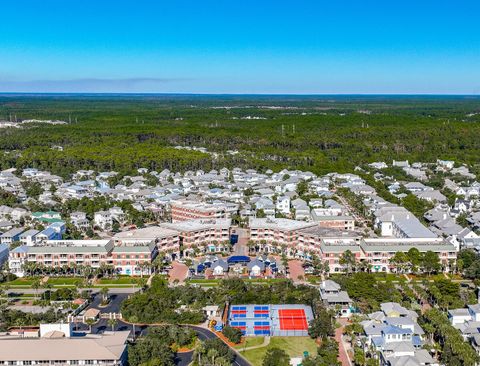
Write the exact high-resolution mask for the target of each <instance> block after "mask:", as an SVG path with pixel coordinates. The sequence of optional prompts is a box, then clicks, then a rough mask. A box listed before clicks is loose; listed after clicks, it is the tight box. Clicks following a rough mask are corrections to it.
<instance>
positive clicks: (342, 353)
mask: <svg viewBox="0 0 480 366" xmlns="http://www.w3.org/2000/svg"><path fill="white" fill-rule="evenodd" d="M339 322H340V324H342V326H341V327H340V328H337V329H335V340H336V341H337V343H338V360H339V361H340V362H341V363H342V366H352V363H351V361H350V358H349V357H348V353H347V350H346V348H345V342H344V340H343V329H344V328H345V322H346V321H345V320H344V321H342V319H339Z"/></svg>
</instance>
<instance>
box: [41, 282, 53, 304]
mask: <svg viewBox="0 0 480 366" xmlns="http://www.w3.org/2000/svg"><path fill="white" fill-rule="evenodd" d="M42 287H43V288H44V289H45V292H48V300H49V301H50V298H51V297H52V292H51V291H52V287H53V286H52V284H51V283H48V282H47V283H45V284H44V285H43V286H42ZM45 300H46V299H45Z"/></svg>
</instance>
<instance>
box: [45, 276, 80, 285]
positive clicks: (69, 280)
mask: <svg viewBox="0 0 480 366" xmlns="http://www.w3.org/2000/svg"><path fill="white" fill-rule="evenodd" d="M78 282H82V278H81V277H49V279H48V281H47V283H48V284H50V285H52V286H65V285H68V286H75V284H76V283H78Z"/></svg>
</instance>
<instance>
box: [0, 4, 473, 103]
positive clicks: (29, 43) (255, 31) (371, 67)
mask: <svg viewBox="0 0 480 366" xmlns="http://www.w3.org/2000/svg"><path fill="white" fill-rule="evenodd" d="M1 13H2V20H1V21H0V91H2V92H8V91H11V92H159V93H291V94H309V93H347V94H348V93H428V94H432V93H433V94H436V93H438V94H444V93H446V94H480V27H479V23H478V17H479V16H480V1H478V0H471V1H463V0H451V1H442V0H436V1H430V0H398V1H397V0H382V1H380V0H378V1H377V0H355V1H354V0H350V1H349V0H334V1H333V0H331V1H323V0H311V1H310V0H309V1H307V0H291V1H283V0H264V1H262V0H256V1H251V0H237V1H233V0H217V1H213V0H196V1H185V0H173V1H172V0H170V1H162V0H157V1H153V0H151V1H146V0H136V1H133V0H132V1H122V0H115V1H111V0H95V1H94V0H69V1H65V0H63V1H53V0H42V1H38V0H30V1H27V0H15V1H8V2H7V1H5V2H2V6H1Z"/></svg>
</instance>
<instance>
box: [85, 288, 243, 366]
mask: <svg viewBox="0 0 480 366" xmlns="http://www.w3.org/2000/svg"><path fill="white" fill-rule="evenodd" d="M109 296H110V303H109V304H108V306H106V307H104V308H99V304H100V302H101V300H102V296H101V295H99V294H97V295H95V297H94V299H93V301H92V303H91V304H90V305H89V307H93V308H97V309H100V310H101V312H102V313H110V312H112V313H117V312H119V311H120V307H121V304H122V302H123V301H124V300H125V299H126V298H127V297H128V294H110V295H109ZM188 327H190V328H192V329H193V330H195V332H196V333H197V336H198V338H199V339H200V340H202V341H205V340H207V339H214V338H217V336H216V335H215V333H213V332H212V331H210V330H208V329H205V328H202V327H197V326H193V325H189V326H188ZM148 328H149V326H148V325H136V326H135V338H137V337H139V336H141V335H145V334H146V333H147V332H148ZM88 330H89V327H88V325H86V324H83V323H79V324H76V327H75V331H77V332H86V331H88ZM111 330H112V328H111V326H109V325H108V320H107V319H100V320H99V321H98V322H97V323H96V324H94V325H93V326H92V333H94V334H99V333H103V332H105V331H111ZM114 330H115V331H124V330H129V331H130V332H131V333H132V335H133V325H132V324H128V323H125V322H123V321H120V320H119V321H117V324H116V325H115V327H114ZM192 356H193V351H192V352H185V353H177V354H176V358H175V364H176V365H178V366H187V365H189V364H190V363H191V362H192ZM233 365H237V366H250V364H249V363H248V362H247V361H246V360H245V359H244V358H243V357H242V356H240V355H238V354H236V353H235V359H234V361H233Z"/></svg>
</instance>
